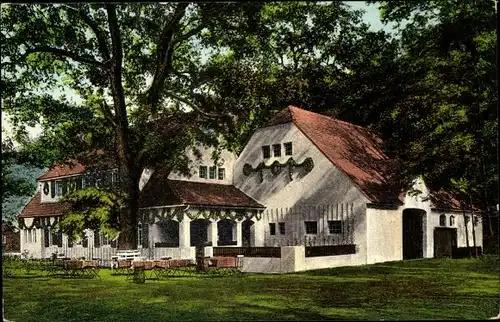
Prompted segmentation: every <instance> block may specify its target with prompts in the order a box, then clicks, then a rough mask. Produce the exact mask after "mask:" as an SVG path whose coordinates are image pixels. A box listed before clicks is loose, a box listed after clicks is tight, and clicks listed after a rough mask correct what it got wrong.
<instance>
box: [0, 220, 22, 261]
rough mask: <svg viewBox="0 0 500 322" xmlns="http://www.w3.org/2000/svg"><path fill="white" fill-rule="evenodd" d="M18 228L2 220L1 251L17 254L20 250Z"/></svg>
mask: <svg viewBox="0 0 500 322" xmlns="http://www.w3.org/2000/svg"><path fill="white" fill-rule="evenodd" d="M20 243H21V240H20V237H19V229H17V228H16V227H15V226H14V225H12V224H9V223H8V222H6V221H4V220H2V253H3V254H7V253H12V254H19V253H20V250H21V245H20Z"/></svg>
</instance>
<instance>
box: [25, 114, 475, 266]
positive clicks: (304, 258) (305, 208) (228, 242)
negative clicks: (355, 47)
mask: <svg viewBox="0 0 500 322" xmlns="http://www.w3.org/2000/svg"><path fill="white" fill-rule="evenodd" d="M381 145H382V141H381V140H380V139H379V138H378V137H377V135H376V133H374V132H372V131H370V130H368V129H365V128H362V127H360V126H356V125H353V124H350V123H346V122H343V121H340V120H337V119H334V118H331V117H327V116H324V115H320V114H316V113H312V112H309V111H306V110H303V109H300V108H297V107H293V106H290V107H288V108H286V109H284V110H282V111H281V112H280V113H278V114H277V115H276V116H275V117H274V118H273V119H272V120H271V121H270V122H269V123H268V124H266V126H264V127H262V128H260V129H258V130H257V131H255V133H254V134H253V135H252V137H251V138H250V140H249V142H248V143H247V144H246V146H245V148H244V149H243V151H242V152H241V154H240V155H239V156H236V155H234V154H232V153H230V152H228V151H224V152H223V153H222V155H221V159H220V160H219V162H218V164H214V162H213V161H212V159H211V157H210V156H211V153H212V150H211V149H207V148H202V149H201V150H202V157H201V159H197V158H195V157H194V156H193V155H192V153H191V152H190V151H188V152H187V153H188V154H189V155H188V156H189V157H190V159H191V160H193V171H192V174H191V177H183V176H181V175H180V174H178V173H176V172H175V171H174V172H171V173H166V172H165V171H163V170H162V169H157V170H156V171H151V170H145V171H144V173H143V178H142V180H141V189H142V193H141V198H140V207H141V208H140V213H141V216H140V217H141V220H140V222H139V223H138V229H139V234H138V235H139V243H140V247H141V249H142V253H143V255H144V256H145V257H150V258H151V257H155V258H158V257H172V258H194V257H195V247H196V246H199V247H200V245H201V246H205V253H206V254H208V255H212V254H215V255H217V254H239V253H241V254H243V255H245V260H244V270H246V271H255V272H286V271H299V270H307V269H315V268H324V267H336V266H345V265H362V264H370V263H376V262H385V261H396V260H402V259H414V258H431V257H441V256H452V255H453V253H454V252H456V251H457V250H458V249H463V248H464V247H467V246H469V247H471V246H473V245H475V246H477V247H481V246H482V222H481V218H480V216H476V215H474V214H472V213H469V212H467V213H464V211H463V210H462V209H461V207H460V203H459V202H458V200H456V199H454V198H453V197H452V196H451V195H449V194H445V193H443V192H439V193H436V192H431V191H429V189H428V188H427V187H426V185H425V183H424V182H423V181H422V180H421V179H416V180H415V187H414V188H416V189H418V190H420V191H422V194H420V195H417V196H413V195H410V194H409V193H405V192H403V191H401V189H399V188H398V187H397V186H396V185H395V184H394V181H393V179H392V177H393V175H394V171H395V167H394V163H393V161H392V160H390V159H389V158H388V157H387V156H386V155H385V154H384V153H383V152H382V147H381ZM84 173H85V167H84V166H83V165H80V164H77V165H76V166H74V167H73V168H69V167H67V166H56V167H54V168H52V169H51V170H49V171H48V172H47V173H45V174H44V175H42V176H41V177H40V178H39V179H38V192H37V194H36V195H35V196H34V197H33V199H32V200H31V201H30V203H29V204H28V205H27V206H26V207H25V208H24V209H23V211H22V212H21V213H20V216H19V217H20V219H22V221H24V223H25V227H24V229H23V234H24V235H23V238H22V240H21V248H22V250H28V251H29V252H30V253H31V254H32V255H33V256H34V257H48V255H50V254H52V253H54V252H59V253H64V254H65V256H71V257H79V256H86V257H98V258H108V257H109V256H111V254H113V253H114V252H115V251H116V250H115V248H114V247H113V246H115V245H113V242H112V241H110V240H109V239H107V238H106V236H103V235H102V234H100V233H98V232H92V231H89V232H88V234H87V235H86V237H85V238H83V239H82V241H80V242H79V244H73V245H69V244H68V240H67V238H66V237H65V236H64V235H63V234H62V233H56V232H50V231H49V229H48V228H47V227H48V226H50V225H52V224H53V223H55V222H57V220H58V218H60V214H62V213H63V212H64V210H65V209H67V207H68V205H63V204H61V203H58V202H57V198H58V196H60V195H61V194H63V193H64V190H65V189H67V188H65V187H67V186H74V187H76V188H78V187H79V186H85V184H86V183H85V177H83V178H84V179H83V180H82V179H81V178H82V175H83V174H84ZM110 176H111V177H110V180H113V175H112V173H110ZM68 180H70V181H69V182H74V183H72V184H71V183H70V184H69V185H68V184H66V183H65V181H68Z"/></svg>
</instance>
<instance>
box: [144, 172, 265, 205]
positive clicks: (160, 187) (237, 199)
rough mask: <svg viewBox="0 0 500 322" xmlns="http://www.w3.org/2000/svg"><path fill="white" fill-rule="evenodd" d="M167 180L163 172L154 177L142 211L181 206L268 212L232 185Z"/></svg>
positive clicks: (150, 182)
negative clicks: (158, 207)
mask: <svg viewBox="0 0 500 322" xmlns="http://www.w3.org/2000/svg"><path fill="white" fill-rule="evenodd" d="M155 174H156V175H155ZM166 177H167V175H166V174H165V173H164V172H161V171H159V172H155V173H154V174H153V176H152V177H151V179H150V180H149V181H148V183H147V184H146V186H145V187H144V189H143V190H142V193H141V197H140V199H139V206H140V207H141V208H146V207H157V206H165V205H178V204H185V205H198V206H226V207H241V208H265V207H264V206H263V205H261V204H260V203H258V202H257V201H255V200H254V199H252V198H251V197H249V196H248V195H246V194H245V193H244V192H242V191H241V190H239V189H238V188H236V187H235V186H233V185H225V184H217V183H203V182H193V181H181V180H168V179H167V178H166Z"/></svg>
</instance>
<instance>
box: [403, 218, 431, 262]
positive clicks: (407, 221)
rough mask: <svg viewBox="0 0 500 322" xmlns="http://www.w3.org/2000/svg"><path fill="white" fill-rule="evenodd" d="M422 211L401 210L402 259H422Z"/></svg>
mask: <svg viewBox="0 0 500 322" xmlns="http://www.w3.org/2000/svg"><path fill="white" fill-rule="evenodd" d="M425 214H426V212H425V210H422V209H405V210H403V259H415V258H423V257H424V215H425Z"/></svg>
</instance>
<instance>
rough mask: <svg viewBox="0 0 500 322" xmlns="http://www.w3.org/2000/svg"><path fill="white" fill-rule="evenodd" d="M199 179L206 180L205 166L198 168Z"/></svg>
mask: <svg viewBox="0 0 500 322" xmlns="http://www.w3.org/2000/svg"><path fill="white" fill-rule="evenodd" d="M199 175H200V178H205V179H206V178H207V167H205V166H200V173H199Z"/></svg>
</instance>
